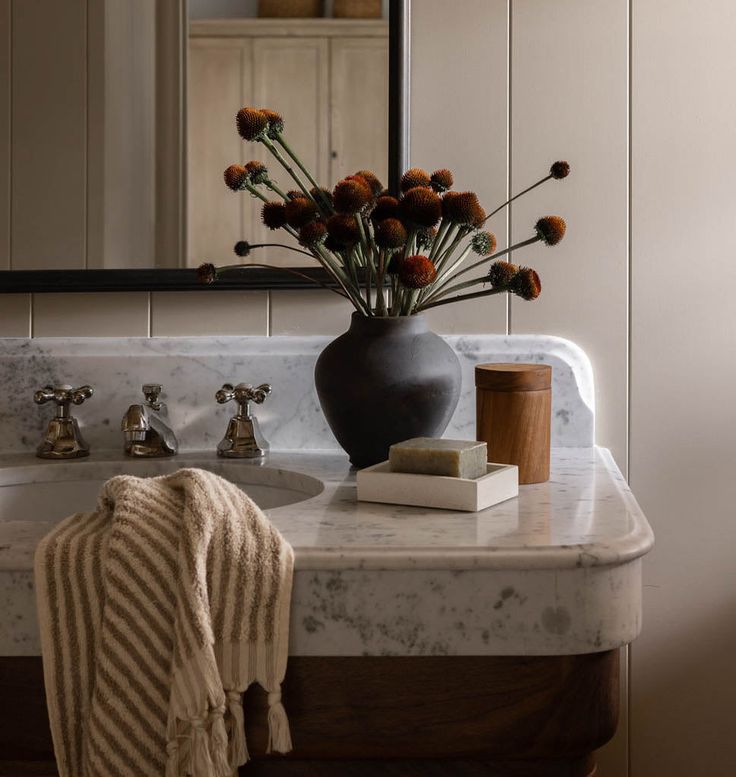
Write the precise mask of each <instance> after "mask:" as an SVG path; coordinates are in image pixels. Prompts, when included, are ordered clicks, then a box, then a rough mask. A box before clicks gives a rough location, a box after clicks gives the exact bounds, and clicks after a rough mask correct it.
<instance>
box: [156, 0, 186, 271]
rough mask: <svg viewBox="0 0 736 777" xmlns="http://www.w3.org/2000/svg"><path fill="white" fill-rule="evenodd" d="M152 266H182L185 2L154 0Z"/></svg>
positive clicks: (183, 233) (184, 156)
mask: <svg viewBox="0 0 736 777" xmlns="http://www.w3.org/2000/svg"><path fill="white" fill-rule="evenodd" d="M155 5H156V74H155V75H156V116H155V121H156V266H157V267H181V266H183V265H184V264H185V263H186V256H187V252H186V240H187V236H186V195H187V186H186V180H187V159H186V148H187V142H186V108H187V106H186V76H187V58H188V46H187V28H188V19H187V3H186V0H157V2H156V4H155Z"/></svg>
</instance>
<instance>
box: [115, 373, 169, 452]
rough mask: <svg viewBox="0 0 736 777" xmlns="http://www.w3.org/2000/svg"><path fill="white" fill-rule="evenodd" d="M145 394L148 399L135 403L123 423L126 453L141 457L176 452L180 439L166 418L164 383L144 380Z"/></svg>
mask: <svg viewBox="0 0 736 777" xmlns="http://www.w3.org/2000/svg"><path fill="white" fill-rule="evenodd" d="M143 395H144V396H145V398H146V401H145V403H144V404H138V405H131V406H130V407H129V408H128V410H127V412H126V413H125V415H124V416H123V420H122V421H121V423H120V429H121V431H122V432H123V435H124V437H125V453H126V455H128V456H135V457H141V458H154V457H157V456H173V455H174V454H175V453H176V452H177V451H178V449H179V443H178V442H177V439H176V435H175V434H174V432H173V430H172V429H171V427H170V426H169V425H168V424H167V423H166V422H165V421H164V418H165V417H167V416H168V410H167V408H166V405H165V403H164V402H162V401H161V400H160V399H159V397H160V395H161V385H160V384H158V383H146V384H144V386H143Z"/></svg>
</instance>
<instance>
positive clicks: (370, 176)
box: [355, 170, 383, 197]
mask: <svg viewBox="0 0 736 777" xmlns="http://www.w3.org/2000/svg"><path fill="white" fill-rule="evenodd" d="M355 175H356V176H357V177H358V178H362V179H363V180H364V181H365V182H366V183H367V184H368V188H369V189H370V190H371V194H372V195H373V196H374V197H378V195H379V194H380V193H381V192H382V191H383V184H382V183H381V182H380V181H379V180H378V176H377V175H376V174H375V173H372V172H371V171H370V170H358V172H357V173H356V174H355Z"/></svg>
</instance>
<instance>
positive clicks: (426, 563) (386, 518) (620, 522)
mask: <svg viewBox="0 0 736 777" xmlns="http://www.w3.org/2000/svg"><path fill="white" fill-rule="evenodd" d="M98 456H99V459H98V460H95V459H87V460H84V461H80V462H64V463H52V464H47V463H46V464H44V462H40V461H39V460H38V459H34V458H33V457H31V456H28V455H27V454H26V455H24V456H21V457H12V456H3V457H0V485H5V484H11V483H13V482H34V477H35V475H36V474H40V473H41V472H43V473H44V481H45V482H48V481H49V480H50V479H51V480H58V479H67V478H68V475H66V473H67V472H69V471H73V470H72V468H75V467H79V468H81V469H82V470H84V471H87V472H92V471H93V468H94V466H95V464H96V463H99V464H100V465H103V464H105V463H106V462H107V463H110V462H120V460H121V457H120V455H119V453H113V452H110V453H108V454H107V455H106V456H102V455H100V454H98ZM11 462H15V466H12V465H11ZM172 462H173V463H175V464H179V465H180V466H188V465H189V466H196V465H200V466H202V465H205V466H206V465H207V464H208V463H209V464H212V465H215V464H216V463H217V464H218V465H222V460H221V459H217V458H216V457H215V456H214V454H212V453H211V452H210V453H207V454H203V453H200V454H186V455H181V456H179V457H178V458H177V459H176V460H168V461H166V462H164V464H165V465H166V466H170V464H171V463H172ZM3 463H4V464H5V467H3V466H2V464H3ZM134 464H135V465H138V464H139V462H134ZM599 464H600V465H601V467H602V470H603V472H604V473H605V475H606V478H607V479H608V480H609V481H610V482H597V483H596V478H597V477H598V478H600V475H599V474H598V473H599V472H600V469H599V467H598V465H599ZM121 466H124V465H123V464H121ZM147 466H149V467H154V468H155V467H156V462H153V461H152V462H147ZM162 466H164V465H162ZM39 467H44V469H43V470H42V469H39ZM152 471H154V472H155V471H156V470H155V469H153V470H152ZM242 471H243V472H248V473H253V479H252V480H251V481H250V482H253V483H254V484H257V483H264V482H270V483H272V484H274V485H278V486H282V487H297V488H298V487H299V478H294V477H293V476H294V473H300V475H301V476H309V477H312V478H317V479H318V480H320V481H322V482H324V484H325V487H324V490H323V491H322V492H321V493H319V494H317V495H316V496H312V497H311V498H308V499H305V500H304V501H301V502H297V503H294V504H291V505H287V506H284V507H277V508H274V509H271V510H268V511H267V513H268V514H269V516H270V517H271V519H272V520H273V522H274V523H275V525H276V526H277V527H278V528H279V529H280V530H281V531H282V532H283V534H284V536H285V537H286V539H287V540H289V542H291V544H292V546H293V547H294V553H295V562H296V569H297V570H315V571H330V570H333V571H337V570H369V569H370V570H397V569H403V570H411V569H413V570H441V569H444V570H472V569H499V570H503V569H506V570H511V569H519V568H523V569H527V570H534V569H570V568H577V569H582V568H588V567H604V566H616V565H622V564H625V563H627V562H629V561H631V560H634V559H636V558H638V557H640V556H643V555H644V554H645V553H647V552H648V551H649V550H650V549H651V547H652V545H653V541H654V538H653V533H652V530H651V528H650V527H649V524H648V523H647V521H646V518H645V517H644V515H643V513H642V512H641V509H640V508H639V506H638V504H637V503H636V500H635V498H634V496H633V494H632V493H631V491H630V489H629V487H628V485H627V484H626V482H625V480H624V479H623V476H622V475H621V473H620V471H619V470H618V467H617V466H616V464H615V462H614V461H613V458H612V457H611V455H610V453H609V452H608V451H607V450H605V449H595V451H590V450H588V449H579V450H577V451H576V450H575V449H558V450H557V451H555V454H554V455H553V480H552V481H551V482H550V484H549V485H547V484H540V486H531V487H525V488H522V491H521V494H520V497H519V499H518V500H510V502H508V503H503V504H501V505H497V506H496V507H495V508H490V509H489V510H488V511H483V513H477V514H472V513H470V514H469V513H453V512H451V511H431V510H425V509H423V508H411V507H401V506H395V505H377V504H371V503H364V502H356V500H355V476H354V472H351V471H350V470H349V469H348V466H347V461H346V458H345V457H344V456H340V455H335V454H329V453H327V454H325V453H323V452H292V453H286V452H281V453H278V452H275V453H274V454H273V455H272V456H271V459H270V462H269V466H267V467H264V468H253V467H251V468H250V469H248V470H245V469H244V470H242ZM57 475H58V477H57ZM65 475H66V477H65ZM575 479H576V480H577V481H578V483H577V486H575V484H574V481H575ZM295 481H296V482H295ZM35 482H41V481H40V479H39V480H38V481H35ZM240 482H248V481H247V479H246V480H245V481H240ZM549 489H556V491H550V490H549ZM596 489H598V490H596ZM550 494H552V496H554V497H555V499H556V500H557V501H556V502H554V504H552V505H551V506H550ZM553 501H554V500H553ZM554 509H557V510H558V515H557V517H555V514H554ZM545 514H546V515H547V516H548V517H547V518H546V519H542V522H541V523H539V522H538V521H537V523H534V521H536V517H535V516H537V515H545ZM520 516H521V517H520ZM566 516H570V518H569V520H570V521H572V523H571V527H570V531H571V532H577V536H579V537H580V540H581V541H579V542H575V541H574V540H575V534H574V533H573V534H571V535H570V538H569V539H570V542H569V543H564V544H553V543H551V542H550V543H549V544H545V543H544V540H545V539H546V537H547V534H546V533H545V532H547V533H548V532H549V531H550V528H549V527H550V525H551V523H552V522H554V521H557V522H558V523H564V522H565V521H567V520H568V518H567V517H566ZM520 521H523V522H526V524H528V525H526V524H525V525H521V526H520ZM530 521H531V523H530ZM545 521H546V522H547V523H545ZM596 521H597V523H596ZM575 522H577V523H575ZM627 526H630V530H629V531H622V530H623V529H625V528H626V527H627ZM3 528H4V527H3V523H2V521H0V547H2V546H3V545H5V548H4V550H3V552H0V569H3V570H19V569H27V568H30V567H31V565H32V551H33V549H34V548H35V542H37V541H38V539H40V537H41V536H42V534H43V533H44V532H45V530H46V528H47V527H45V524H44V523H43V521H37V522H34V521H27V522H24V526H18V527H9V526H7V527H5V532H3ZM556 528H557V529H558V530H559V527H556ZM11 529H12V531H11ZM13 532H15V533H13ZM23 532H25V533H23ZM453 532H454V534H453ZM484 532H485V533H484ZM361 534H362V535H364V536H365V537H368V538H370V539H371V540H373V542H372V544H368V543H367V542H365V541H363V540H362V539H361ZM412 534H413V535H414V537H415V538H416V540H424V544H416V540H415V541H414V542H412ZM596 535H601V536H600V539H598V538H597V536H596ZM14 537H15V545H13V542H10V544H8V542H9V541H10V540H13V538H14ZM525 538H528V539H529V540H532V541H527V539H525ZM305 539H306V540H308V541H309V544H307V542H305ZM397 539H398V540H399V542H398V543H397V544H391V543H392V542H394V541H396V540H397ZM469 539H472V540H474V541H475V544H471V543H470V542H468V540H469ZM336 540H339V541H336ZM540 540H541V541H540Z"/></svg>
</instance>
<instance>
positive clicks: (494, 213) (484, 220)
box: [483, 173, 552, 224]
mask: <svg viewBox="0 0 736 777" xmlns="http://www.w3.org/2000/svg"><path fill="white" fill-rule="evenodd" d="M550 178H552V173H550V174H549V175H546V176H545V177H544V178H542V179H541V180H539V181H537V182H536V183H533V184H532V185H531V186H528V187H527V188H526V189H524V190H523V191H520V192H519V193H518V194H515V195H514V196H513V197H511V198H510V199H508V200H506V202H504V203H503V205H499V206H498V207H497V208H496V210H493V211H491V212H490V213H489V214H488V215H487V216H486V217H485V218H484V219H483V223H484V224H485V223H486V221H488V219H489V218H491V216H495V215H496V213H498V211H500V210H501V209H502V208H505V207H506V206H507V205H510V204H511V203H512V202H513V201H514V200H518V199H519V197H521V196H523V195H524V194H526V193H527V192H530V191H531V190H532V189H536V188H537V186H541V185H542V184H543V183H544V182H545V181H549V179H550Z"/></svg>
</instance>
